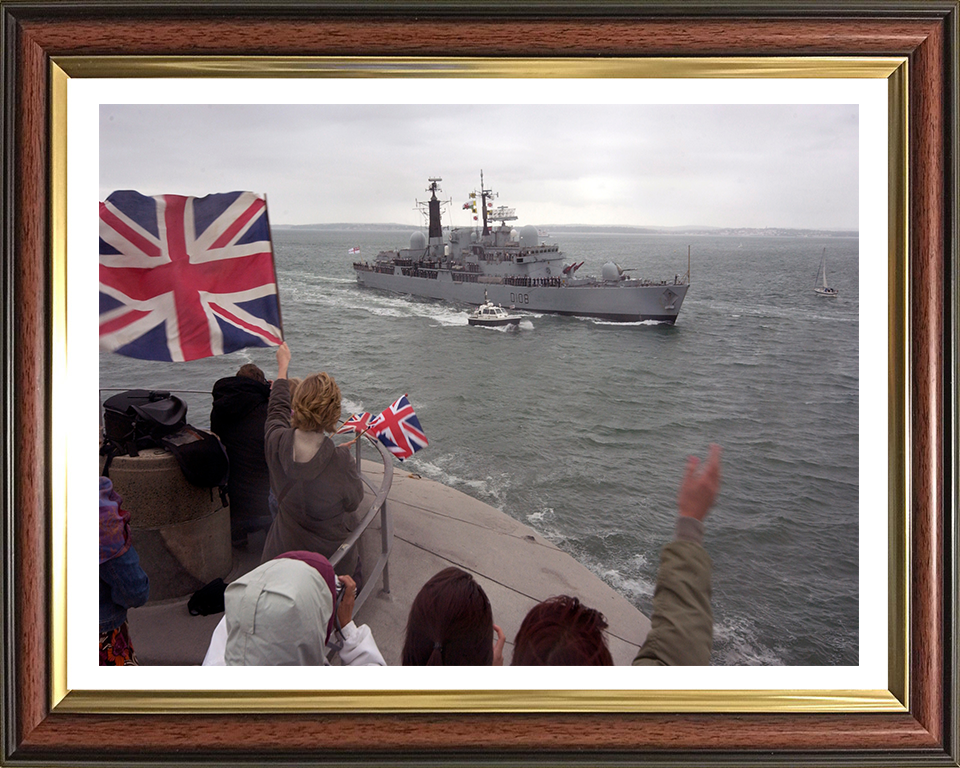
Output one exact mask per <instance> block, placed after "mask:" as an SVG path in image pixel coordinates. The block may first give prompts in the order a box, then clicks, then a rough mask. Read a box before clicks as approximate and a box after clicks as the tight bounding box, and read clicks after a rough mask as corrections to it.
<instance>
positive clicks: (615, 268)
mask: <svg viewBox="0 0 960 768" xmlns="http://www.w3.org/2000/svg"><path fill="white" fill-rule="evenodd" d="M622 272H623V270H622V269H620V265H619V264H614V263H613V262H612V261H608V262H607V263H606V264H604V265H603V266H602V267H601V268H600V277H602V278H603V279H604V280H619V279H620V275H621V274H622Z"/></svg>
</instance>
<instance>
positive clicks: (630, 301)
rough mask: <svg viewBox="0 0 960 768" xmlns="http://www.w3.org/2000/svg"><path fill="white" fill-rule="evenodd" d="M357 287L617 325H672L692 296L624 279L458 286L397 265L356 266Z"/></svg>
mask: <svg viewBox="0 0 960 768" xmlns="http://www.w3.org/2000/svg"><path fill="white" fill-rule="evenodd" d="M355 271H356V275H357V283H358V285H360V286H362V287H365V288H378V289H380V290H383V291H390V292H392V293H401V294H410V295H412V296H423V297H426V298H431V299H440V300H442V301H451V302H461V303H463V304H473V305H480V304H482V303H483V302H484V301H485V300H486V298H488V299H489V300H490V301H491V302H493V303H494V304H500V305H502V306H504V307H508V308H512V307H516V308H517V309H524V310H528V311H531V312H549V313H554V314H559V315H578V316H581V317H597V318H602V319H605V320H611V321H615V322H641V321H657V322H662V323H669V324H671V325H672V324H673V323H674V322H675V321H676V319H677V314H678V313H679V312H680V306H681V305H682V304H683V299H684V297H685V296H686V294H687V288H688V287H689V285H686V284H683V283H681V284H674V283H657V284H642V283H641V281H633V280H625V281H621V282H620V283H617V284H606V283H603V282H600V281H593V280H580V281H578V280H568V281H567V284H566V285H563V286H525V285H508V284H503V283H501V282H497V281H498V280H500V279H501V278H496V277H484V278H481V279H484V280H488V281H489V282H486V281H485V282H479V281H478V282H458V281H455V280H454V278H453V272H451V271H450V270H447V269H440V270H438V271H437V272H436V277H414V276H408V275H404V274H402V273H401V269H400V268H399V267H397V268H396V269H395V270H394V272H393V273H392V274H391V273H389V272H385V271H377V270H376V269H363V268H356V269H355Z"/></svg>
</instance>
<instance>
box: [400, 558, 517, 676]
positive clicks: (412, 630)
mask: <svg viewBox="0 0 960 768" xmlns="http://www.w3.org/2000/svg"><path fill="white" fill-rule="evenodd" d="M494 633H496V636H497V639H496V640H495V641H494V639H493V636H494ZM505 641H506V637H505V636H504V634H503V630H502V629H500V627H498V626H497V625H496V624H494V623H493V611H492V609H491V608H490V601H489V600H488V599H487V595H486V593H485V592H484V591H483V588H482V587H481V586H480V585H479V584H477V582H476V581H475V580H474V578H473V577H472V576H471V575H470V574H469V573H467V572H466V571H463V570H461V569H460V568H452V567H451V568H444V569H443V570H442V571H440V572H439V573H438V574H436V575H435V576H434V577H433V578H431V579H430V580H429V581H428V582H427V583H426V584H424V585H423V587H422V588H421V589H420V592H419V593H418V594H417V596H416V597H415V598H414V600H413V605H412V606H410V616H409V618H408V619H407V636H406V640H405V641H404V644H403V654H402V660H401V663H402V664H403V665H404V666H405V667H409V666H447V667H454V666H468V665H476V666H490V665H495V666H500V665H502V664H503V645H504V642H505Z"/></svg>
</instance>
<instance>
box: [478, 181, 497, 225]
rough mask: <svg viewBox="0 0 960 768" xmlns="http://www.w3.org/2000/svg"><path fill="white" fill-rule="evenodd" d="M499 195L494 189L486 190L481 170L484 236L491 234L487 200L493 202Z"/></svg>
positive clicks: (481, 205)
mask: <svg viewBox="0 0 960 768" xmlns="http://www.w3.org/2000/svg"><path fill="white" fill-rule="evenodd" d="M496 196H497V195H496V193H495V192H494V191H493V190H492V189H484V186H483V169H482V168H481V169H480V207H481V208H482V209H483V234H484V235H489V234H490V225H489V223H488V220H487V198H488V197H489V198H490V199H491V200H492V199H493V198H495V197H496Z"/></svg>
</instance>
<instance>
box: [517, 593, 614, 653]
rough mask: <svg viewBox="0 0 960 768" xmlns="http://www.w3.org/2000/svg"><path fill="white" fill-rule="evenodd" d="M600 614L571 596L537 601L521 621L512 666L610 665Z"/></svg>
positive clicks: (605, 625) (604, 622)
mask: <svg viewBox="0 0 960 768" xmlns="http://www.w3.org/2000/svg"><path fill="white" fill-rule="evenodd" d="M606 628H607V621H606V619H604V617H603V614H602V613H600V611H598V610H596V609H594V608H588V607H587V606H585V605H584V604H583V603H581V602H580V601H579V600H578V599H577V598H575V597H571V596H570V595H559V596H557V597H551V598H550V599H549V600H544V601H543V602H542V603H538V604H537V605H535V606H534V607H533V608H531V609H530V612H529V613H528V614H527V615H526V618H524V620H523V624H521V625H520V631H519V632H517V639H516V642H515V643H514V647H513V660H512V661H511V662H510V663H511V664H512V665H513V666H548V665H549V666H588V667H604V666H613V658H612V657H611V656H610V651H609V649H608V648H607V641H606V638H605V637H604V634H603V631H604V630H605V629H606Z"/></svg>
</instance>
